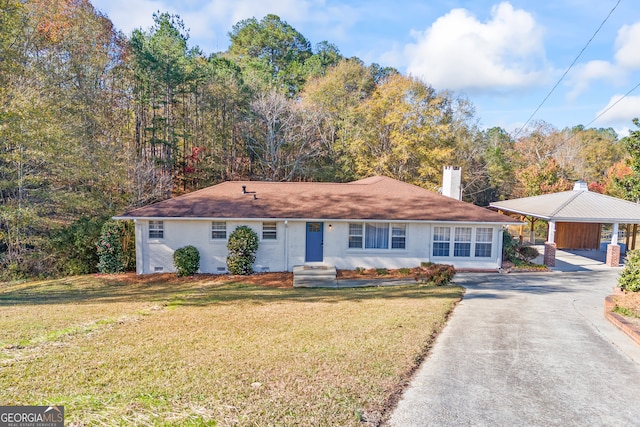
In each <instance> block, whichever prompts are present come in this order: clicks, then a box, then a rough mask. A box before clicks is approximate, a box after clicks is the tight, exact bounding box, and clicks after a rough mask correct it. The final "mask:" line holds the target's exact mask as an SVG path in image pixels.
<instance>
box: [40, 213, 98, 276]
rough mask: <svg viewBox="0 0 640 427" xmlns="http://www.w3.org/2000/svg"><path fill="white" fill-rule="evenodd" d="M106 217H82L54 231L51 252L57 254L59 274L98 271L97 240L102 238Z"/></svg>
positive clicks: (69, 274) (56, 267)
mask: <svg viewBox="0 0 640 427" xmlns="http://www.w3.org/2000/svg"><path fill="white" fill-rule="evenodd" d="M107 220H108V218H105V217H82V218H80V219H78V220H76V221H74V222H73V223H71V224H69V225H67V226H65V227H64V228H61V229H59V230H57V231H55V232H54V234H53V237H52V239H51V242H50V244H49V248H48V250H49V252H50V253H52V254H55V263H56V265H55V270H56V273H57V274H63V275H68V276H74V275H77V274H90V273H96V272H98V262H100V259H99V257H98V252H97V251H96V242H97V241H99V240H100V238H101V233H102V226H103V224H104V223H105V222H106V221H107Z"/></svg>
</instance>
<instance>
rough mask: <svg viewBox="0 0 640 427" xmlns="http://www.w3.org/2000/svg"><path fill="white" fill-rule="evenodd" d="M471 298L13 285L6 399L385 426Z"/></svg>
mask: <svg viewBox="0 0 640 427" xmlns="http://www.w3.org/2000/svg"><path fill="white" fill-rule="evenodd" d="M461 295H462V289H461V288H460V287H456V286H443V287H435V286H425V285H415V284H412V285H407V286H398V287H372V288H357V289H294V288H290V287H289V288H277V287H264V286H258V285H255V284H247V283H242V281H238V282H233V281H229V280H226V281H221V280H220V279H219V278H217V277H215V276H202V277H199V276H196V277H195V278H180V279H178V278H176V277H175V276H173V275H161V276H153V277H148V276H145V277H136V276H134V275H121V276H81V277H75V278H67V279H60V280H51V281H43V282H31V283H25V284H16V285H11V284H0V331H2V332H1V334H0V373H1V375H0V403H2V404H3V405H48V404H59V405H64V406H65V421H66V424H67V425H72V426H84V425H122V426H124V425H141V426H146V425H167V426H168V425H194V426H195V425H216V426H229V425H242V426H267V425H278V426H282V425H296V426H298V425H309V426H310V425H313V426H316V425H341V426H350V425H352V426H359V425H362V421H368V422H370V423H371V424H374V425H375V424H377V423H378V422H379V421H380V420H381V419H382V417H383V416H384V411H385V409H386V408H387V407H388V406H389V405H390V404H392V403H393V401H394V399H395V398H397V397H398V393H399V392H400V391H401V390H402V388H403V387H404V385H405V384H406V382H407V380H408V379H409V377H410V375H411V373H412V371H413V370H414V369H415V367H416V366H417V364H418V363H419V361H420V360H421V359H422V358H423V357H424V355H425V354H426V351H427V349H428V347H429V346H430V344H431V343H432V341H433V338H434V336H435V334H436V333H437V331H439V330H440V328H441V327H442V326H443V324H444V322H445V320H446V317H447V314H448V313H449V312H450V311H451V309H452V308H453V307H454V305H455V303H456V302H457V301H458V300H459V299H460V297H461Z"/></svg>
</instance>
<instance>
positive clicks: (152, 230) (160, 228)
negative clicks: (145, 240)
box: [149, 221, 164, 239]
mask: <svg viewBox="0 0 640 427" xmlns="http://www.w3.org/2000/svg"><path fill="white" fill-rule="evenodd" d="M149 238H150V239H164V221H149Z"/></svg>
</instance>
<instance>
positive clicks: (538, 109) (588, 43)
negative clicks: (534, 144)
mask: <svg viewBox="0 0 640 427" xmlns="http://www.w3.org/2000/svg"><path fill="white" fill-rule="evenodd" d="M621 1H622V0H618V2H617V3H616V4H615V6H613V9H611V10H610V11H609V14H608V15H607V17H606V18H604V21H602V23H601V24H600V26H599V27H598V29H597V30H596V32H595V33H593V35H592V36H591V38H590V39H589V41H588V42H587V44H586V45H585V46H584V47H583V48H582V50H581V51H580V53H578V56H576V58H575V59H574V60H573V62H572V63H571V65H569V68H567V70H566V71H565V72H564V73H563V74H562V76H561V77H560V79H559V80H558V81H557V82H556V84H555V85H554V86H553V87H552V88H551V90H550V91H549V93H548V94H547V96H545V97H544V99H543V100H542V102H541V103H540V105H538V107H537V108H536V109H535V111H534V112H533V113H531V115H530V116H529V118H528V119H527V121H526V122H524V125H522V127H521V128H520V129H518V130H517V131H516V133H515V135H514V136H513V138H514V139H515V138H516V137H517V136H518V135H520V132H522V131H523V130H524V128H525V127H527V125H528V124H529V122H530V121H531V119H533V117H534V116H535V115H536V113H537V112H538V111H540V108H542V106H543V105H544V103H545V102H547V99H549V97H550V96H551V94H552V93H553V92H554V91H555V90H556V88H557V87H558V85H560V82H562V80H564V78H565V77H566V76H567V74H568V73H569V71H571V69H572V68H573V66H574V65H575V64H576V62H578V59H580V57H581V56H582V54H583V53H584V51H585V50H586V49H587V47H589V45H590V44H591V42H592V41H593V39H594V38H595V37H596V35H597V34H598V33H599V32H600V30H601V29H602V27H603V26H604V24H605V23H606V22H607V21H608V20H609V18H610V17H611V15H612V14H613V11H614V10H616V9H617V7H618V5H620V2H621Z"/></svg>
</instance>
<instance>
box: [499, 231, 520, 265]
mask: <svg viewBox="0 0 640 427" xmlns="http://www.w3.org/2000/svg"><path fill="white" fill-rule="evenodd" d="M502 259H503V260H505V261H510V262H515V261H516V260H517V259H518V242H517V240H516V239H514V238H513V236H511V234H509V233H507V232H506V231H505V232H504V233H502Z"/></svg>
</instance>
